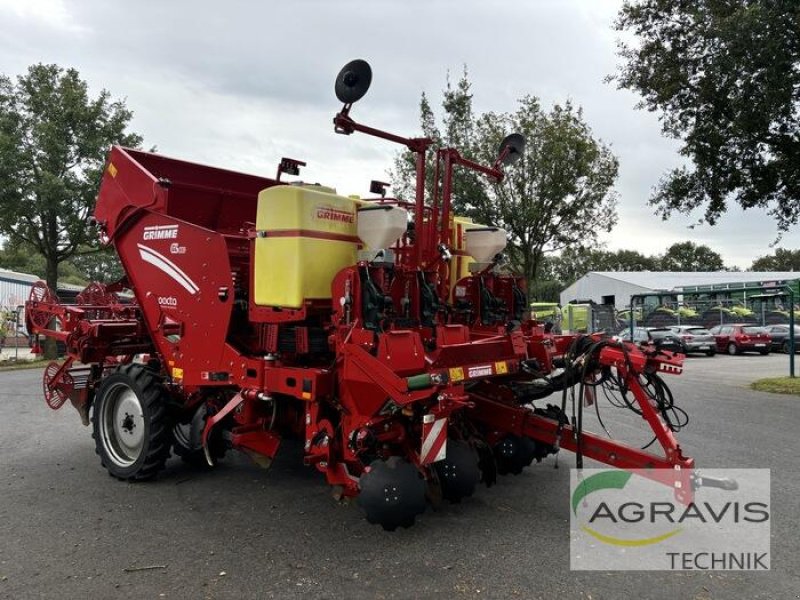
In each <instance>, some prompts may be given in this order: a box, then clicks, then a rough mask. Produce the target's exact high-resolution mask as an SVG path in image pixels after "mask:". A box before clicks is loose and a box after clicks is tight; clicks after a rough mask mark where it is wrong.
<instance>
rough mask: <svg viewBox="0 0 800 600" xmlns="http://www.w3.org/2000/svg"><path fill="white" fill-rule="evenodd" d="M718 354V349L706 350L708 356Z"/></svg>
mask: <svg viewBox="0 0 800 600" xmlns="http://www.w3.org/2000/svg"><path fill="white" fill-rule="evenodd" d="M716 354H717V351H716V350H708V351H707V352H706V356H715V355H716Z"/></svg>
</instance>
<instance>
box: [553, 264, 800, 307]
mask: <svg viewBox="0 0 800 600" xmlns="http://www.w3.org/2000/svg"><path fill="white" fill-rule="evenodd" d="M789 282H793V284H794V287H795V289H796V290H797V286H798V283H800V272H792V271H780V272H753V271H744V272H738V273H737V272H730V271H712V272H702V271H701V272H670V271H634V272H621V271H591V272H589V273H587V274H586V275H584V276H583V277H581V278H580V279H578V280H577V281H576V282H575V283H573V284H572V285H570V286H569V287H567V288H566V289H565V290H564V291H563V292H561V304H562V305H565V304H569V303H570V302H576V301H577V302H586V301H592V302H594V303H596V304H606V305H613V306H616V307H617V309H618V310H622V309H625V308H627V307H628V306H630V303H631V296H633V295H636V294H649V293H653V294H657V293H658V292H662V291H663V292H672V291H676V292H678V293H680V292H681V291H684V292H687V293H706V294H708V295H709V296H712V297H715V296H725V297H727V298H731V299H736V300H746V299H747V295H748V294H757V293H761V292H763V291H764V290H765V289H769V288H776V287H779V286H783V285H786V284H787V283H789ZM654 301H655V300H654Z"/></svg>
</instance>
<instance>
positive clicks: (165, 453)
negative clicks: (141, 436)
mask: <svg viewBox="0 0 800 600" xmlns="http://www.w3.org/2000/svg"><path fill="white" fill-rule="evenodd" d="M118 375H122V376H124V377H126V378H127V379H129V380H130V383H131V384H133V385H132V388H133V389H134V391H135V392H136V394H137V395H138V396H139V400H140V402H141V405H142V409H143V411H144V413H145V417H146V420H147V423H146V424H145V426H146V427H148V433H147V439H146V440H145V448H144V451H145V455H144V457H143V458H142V457H140V458H139V459H138V460H137V461H136V463H134V465H138V467H137V468H136V469H135V470H134V471H133V472H132V473H131V474H120V473H115V470H117V469H118V467H117V466H116V465H114V464H113V463H111V462H110V461H109V460H108V458H107V457H106V456H105V452H104V451H103V449H102V442H101V441H100V440H99V439H98V432H97V429H98V423H97V420H98V418H99V415H98V413H99V411H98V410H97V409H96V407H97V404H98V402H101V401H102V400H103V399H102V398H101V395H102V394H103V392H104V389H105V387H106V385H108V382H109V381H112V382H113V380H114V379H116V376H118ZM165 397H166V389H165V388H164V386H163V384H162V383H161V379H160V377H159V376H158V375H157V374H156V373H155V372H154V371H152V370H151V369H148V368H147V367H146V366H144V365H140V364H136V363H131V364H127V365H122V366H120V367H117V369H116V371H114V373H112V374H111V375H109V376H108V377H106V378H105V379H104V380H103V381H102V382H101V383H100V386H99V387H98V390H97V394H96V396H95V402H94V403H95V410H93V411H92V425H93V427H92V437H93V438H94V442H95V453H96V454H97V455H98V456H100V461H101V462H102V464H103V468H105V469H106V470H107V471H108V473H109V475H111V476H112V477H116V478H117V479H119V480H121V481H146V480H148V479H153V478H154V477H155V476H156V475H157V474H158V472H159V471H161V470H162V469H163V468H164V465H165V464H166V462H167V459H168V458H169V457H170V450H171V448H172V419H171V418H170V415H169V414H168V411H167V406H166V402H165Z"/></svg>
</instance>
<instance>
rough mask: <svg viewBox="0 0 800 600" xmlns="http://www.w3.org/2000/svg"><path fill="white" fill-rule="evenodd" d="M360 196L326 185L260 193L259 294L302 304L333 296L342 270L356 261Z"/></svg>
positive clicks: (261, 301)
mask: <svg viewBox="0 0 800 600" xmlns="http://www.w3.org/2000/svg"><path fill="white" fill-rule="evenodd" d="M357 208H358V202H357V201H356V200H353V199H351V198H345V197H344V196H338V195H336V194H335V193H332V192H331V190H330V188H322V187H321V186H291V185H278V186H274V187H270V188H267V189H265V190H263V191H262V192H261V193H260V194H259V195H258V212H257V214H256V229H257V232H258V234H257V237H256V240H255V265H254V280H253V287H254V299H255V303H256V304H258V305H261V306H278V307H285V308H300V307H301V306H302V305H303V301H304V300H320V299H323V300H324V299H328V298H330V297H331V281H332V280H333V277H334V276H335V275H336V273H337V272H338V271H340V270H341V269H343V268H344V267H347V266H349V265H353V264H355V262H356V256H357V252H358V246H359V239H358V236H357V228H356V226H357Z"/></svg>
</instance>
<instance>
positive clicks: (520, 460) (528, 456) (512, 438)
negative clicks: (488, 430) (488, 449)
mask: <svg viewBox="0 0 800 600" xmlns="http://www.w3.org/2000/svg"><path fill="white" fill-rule="evenodd" d="M536 454H537V452H536V443H535V442H534V441H533V440H531V439H528V438H525V437H517V436H516V435H513V434H512V435H507V436H506V437H505V438H503V439H502V440H501V441H500V442H498V443H497V444H496V445H495V447H494V455H495V460H496V461H497V472H498V473H500V474H501V475H507V474H509V473H512V474H514V475H519V474H520V473H522V469H524V468H525V467H527V466H529V465H530V464H531V463H532V462H533V459H534V458H535V457H536Z"/></svg>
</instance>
